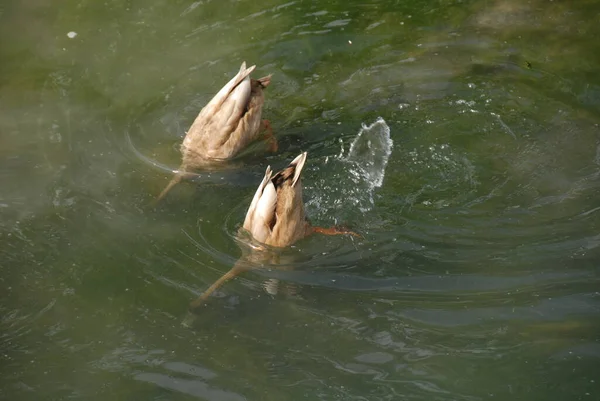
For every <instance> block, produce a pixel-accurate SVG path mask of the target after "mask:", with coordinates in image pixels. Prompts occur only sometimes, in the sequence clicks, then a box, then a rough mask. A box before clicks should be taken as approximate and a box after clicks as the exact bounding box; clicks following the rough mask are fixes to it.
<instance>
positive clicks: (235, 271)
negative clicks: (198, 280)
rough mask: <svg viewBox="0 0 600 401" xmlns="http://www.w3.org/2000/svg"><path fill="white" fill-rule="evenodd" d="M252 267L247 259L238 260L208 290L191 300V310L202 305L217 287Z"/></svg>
mask: <svg viewBox="0 0 600 401" xmlns="http://www.w3.org/2000/svg"><path fill="white" fill-rule="evenodd" d="M251 269H252V267H251V266H250V265H249V264H248V263H247V262H245V261H238V262H237V263H236V264H235V265H234V266H233V267H232V268H231V270H229V271H228V272H227V273H225V274H224V275H222V276H221V277H220V278H219V279H218V280H217V281H215V282H214V283H213V284H212V285H211V286H210V287H208V289H207V290H206V291H204V292H203V293H202V295H200V296H199V297H198V298H196V299H195V300H193V301H192V302H190V307H189V311H190V312H193V311H194V310H196V309H197V308H198V307H199V306H201V305H202V304H203V303H204V302H205V301H206V300H207V299H208V297H209V296H210V294H212V293H213V292H214V291H215V290H216V289H218V288H219V287H221V286H222V285H223V284H225V283H226V282H227V281H229V280H231V279H232V278H234V277H235V276H237V275H239V274H241V273H244V272H246V271H248V270H251Z"/></svg>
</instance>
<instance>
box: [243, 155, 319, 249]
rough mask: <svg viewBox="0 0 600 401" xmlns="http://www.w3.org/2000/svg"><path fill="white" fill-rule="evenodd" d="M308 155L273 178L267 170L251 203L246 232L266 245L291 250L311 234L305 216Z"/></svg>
mask: <svg viewBox="0 0 600 401" xmlns="http://www.w3.org/2000/svg"><path fill="white" fill-rule="evenodd" d="M306 155H307V154H306V152H304V153H302V154H300V155H299V156H298V157H296V158H295V159H294V160H293V161H292V162H291V163H290V164H289V166H287V167H286V168H284V169H283V170H281V171H280V172H278V173H277V174H275V175H272V171H271V167H270V166H269V167H267V170H266V171H265V175H264V177H263V180H262V182H261V183H260V185H259V186H258V189H257V190H256V193H255V194H254V198H253V199H252V202H251V203H250V207H249V208H248V212H247V213H246V218H245V219H244V225H243V228H244V229H246V230H247V231H248V232H249V233H250V234H251V235H252V237H253V238H254V239H255V240H256V241H258V242H260V243H263V244H265V245H269V246H274V247H287V246H290V245H292V244H293V243H294V242H296V241H298V240H299V239H302V238H304V237H305V236H306V235H307V234H309V233H310V232H311V229H310V224H309V223H308V221H307V219H306V216H305V212H304V201H303V199H302V181H301V177H300V176H301V174H302V169H303V167H304V163H305V162H306Z"/></svg>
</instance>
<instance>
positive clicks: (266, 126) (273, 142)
mask: <svg viewBox="0 0 600 401" xmlns="http://www.w3.org/2000/svg"><path fill="white" fill-rule="evenodd" d="M261 128H262V129H263V130H265V133H264V134H263V138H264V139H265V141H267V142H268V143H269V147H268V150H269V151H270V152H272V153H275V152H277V149H279V145H278V144H277V138H275V136H274V135H273V127H272V126H271V122H270V121H269V120H266V119H265V120H262V124H261Z"/></svg>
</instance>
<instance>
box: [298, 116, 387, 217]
mask: <svg viewBox="0 0 600 401" xmlns="http://www.w3.org/2000/svg"><path fill="white" fill-rule="evenodd" d="M340 142H341V141H340ZM341 145H342V146H341V147H342V149H341V152H340V154H339V155H337V156H336V157H327V158H326V159H325V165H327V166H328V167H327V168H326V169H323V168H322V167H321V168H319V170H321V171H323V172H326V173H325V174H321V177H320V178H319V179H317V180H316V181H315V182H314V183H313V185H310V184H308V183H307V184H305V185H306V187H307V189H308V190H307V192H309V193H311V194H312V199H310V200H309V201H308V202H307V203H306V207H307V211H308V213H309V215H311V216H313V217H315V218H317V219H327V218H331V217H332V216H335V217H334V218H335V219H336V220H337V219H341V221H344V220H346V219H348V218H352V217H351V216H355V215H356V211H357V209H358V210H359V211H360V212H362V213H364V212H367V211H369V210H371V209H372V208H373V206H374V204H375V202H374V199H373V194H374V192H375V188H379V187H381V186H382V185H383V179H384V177H385V169H386V167H387V163H388V160H389V158H390V155H391V153H392V146H393V142H392V139H391V138H390V128H389V127H388V125H387V124H386V122H385V120H384V119H383V118H381V117H379V118H377V120H375V122H374V123H373V124H371V125H369V126H367V125H365V124H362V127H361V129H360V131H359V132H358V134H357V135H356V137H355V138H354V139H353V140H352V142H351V144H350V148H349V150H348V153H347V154H346V155H344V146H343V143H342V144H341Z"/></svg>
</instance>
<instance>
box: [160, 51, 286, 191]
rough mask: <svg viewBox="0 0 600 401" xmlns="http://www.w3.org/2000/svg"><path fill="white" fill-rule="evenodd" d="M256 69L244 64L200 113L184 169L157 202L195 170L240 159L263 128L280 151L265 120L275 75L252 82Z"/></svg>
mask: <svg viewBox="0 0 600 401" xmlns="http://www.w3.org/2000/svg"><path fill="white" fill-rule="evenodd" d="M255 67H256V66H254V65H253V66H251V67H250V68H246V62H243V63H242V66H241V67H240V71H239V72H238V73H237V75H236V76H235V77H233V78H232V79H231V80H230V81H229V82H227V84H225V86H223V88H221V90H220V91H219V92H218V93H217V94H216V95H215V97H213V98H212V100H211V101H210V102H208V104H207V105H206V106H204V108H203V109H202V110H200V113H199V114H198V116H197V117H196V119H195V120H194V122H193V123H192V126H191V127H190V129H189V131H188V132H187V134H186V136H185V138H184V140H183V143H182V144H181V154H182V156H183V157H182V162H181V166H180V167H179V169H178V170H177V172H176V173H175V177H173V179H172V180H171V181H170V182H169V184H168V185H167V187H166V188H165V189H164V190H163V191H162V192H161V194H160V195H159V196H158V198H157V199H156V202H158V201H160V200H161V199H162V198H163V197H164V196H165V195H166V194H167V192H169V191H170V190H171V188H173V187H174V186H175V185H177V184H178V183H179V182H181V180H182V179H184V178H187V177H190V176H192V175H193V174H192V173H191V171H192V170H195V169H199V168H201V167H207V166H209V165H214V164H218V163H221V162H224V161H226V160H229V159H231V158H233V157H234V156H236V155H237V154H238V153H239V152H240V151H241V150H243V149H244V148H245V147H246V146H248V144H250V142H252V141H254V140H255V139H257V138H258V137H259V132H260V131H261V128H264V129H265V132H266V134H265V138H266V139H267V140H268V141H269V143H270V147H269V149H270V150H271V151H273V152H275V151H276V150H277V141H276V140H275V137H274V136H273V131H272V129H271V124H270V123H269V121H268V120H262V121H261V116H262V109H263V104H264V102H265V95H264V89H265V88H266V87H267V86H268V85H269V84H270V83H271V75H267V76H266V77H262V78H260V79H251V78H250V73H251V72H252V71H254V68H255Z"/></svg>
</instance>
